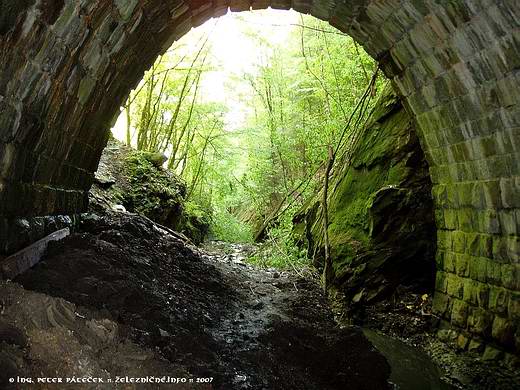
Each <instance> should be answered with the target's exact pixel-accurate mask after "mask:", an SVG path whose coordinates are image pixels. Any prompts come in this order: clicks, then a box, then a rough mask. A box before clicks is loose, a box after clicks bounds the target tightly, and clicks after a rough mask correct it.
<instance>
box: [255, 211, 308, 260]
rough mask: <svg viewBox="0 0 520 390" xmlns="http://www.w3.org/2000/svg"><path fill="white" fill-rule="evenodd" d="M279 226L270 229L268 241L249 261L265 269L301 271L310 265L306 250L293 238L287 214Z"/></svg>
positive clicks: (290, 222)
mask: <svg viewBox="0 0 520 390" xmlns="http://www.w3.org/2000/svg"><path fill="white" fill-rule="evenodd" d="M286 215H287V217H285V218H282V219H281V221H280V223H279V224H278V225H277V226H274V227H272V228H271V229H269V232H268V237H267V239H266V240H265V241H264V242H263V243H262V244H261V245H260V247H259V250H258V251H257V252H256V253H255V254H254V255H253V256H251V257H250V258H248V261H249V262H251V263H253V264H256V265H260V266H262V267H265V268H271V267H272V268H278V269H282V270H285V269H291V270H299V269H302V268H305V267H307V266H309V265H310V261H309V259H308V258H307V253H306V250H305V249H303V248H301V247H299V246H298V245H297V244H296V242H295V240H294V238H293V237H292V234H291V230H292V221H291V220H290V218H288V216H289V215H292V213H287V214H286Z"/></svg>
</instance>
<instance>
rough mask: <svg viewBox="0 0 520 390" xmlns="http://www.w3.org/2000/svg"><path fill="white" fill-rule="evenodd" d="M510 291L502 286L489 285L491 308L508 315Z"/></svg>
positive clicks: (493, 310) (497, 312) (500, 313)
mask: <svg viewBox="0 0 520 390" xmlns="http://www.w3.org/2000/svg"><path fill="white" fill-rule="evenodd" d="M509 295H510V293H509V291H508V290H506V289H505V288H502V287H496V286H490V287H489V310H491V311H492V312H494V313H496V314H499V315H504V316H505V315H506V313H507V309H508V305H509Z"/></svg>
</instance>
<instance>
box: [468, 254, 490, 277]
mask: <svg viewBox="0 0 520 390" xmlns="http://www.w3.org/2000/svg"><path fill="white" fill-rule="evenodd" d="M487 262H488V261H487V259H486V258H485V257H473V258H472V259H471V262H470V264H469V276H470V278H471V279H473V280H478V281H479V282H486V279H487V273H486V267H487Z"/></svg>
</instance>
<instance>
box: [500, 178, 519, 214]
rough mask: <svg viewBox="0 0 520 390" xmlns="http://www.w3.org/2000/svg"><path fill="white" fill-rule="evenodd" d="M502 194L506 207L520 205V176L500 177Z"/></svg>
mask: <svg viewBox="0 0 520 390" xmlns="http://www.w3.org/2000/svg"><path fill="white" fill-rule="evenodd" d="M500 195H501V202H502V204H503V206H504V207H506V208H514V207H520V178H519V177H513V178H503V179H500Z"/></svg>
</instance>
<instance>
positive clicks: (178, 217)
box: [89, 139, 209, 243]
mask: <svg viewBox="0 0 520 390" xmlns="http://www.w3.org/2000/svg"><path fill="white" fill-rule="evenodd" d="M163 163H164V156H163V155H162V154H158V153H151V152H143V151H136V150H134V149H132V148H129V147H127V146H125V145H123V144H122V143H120V142H118V141H116V140H114V139H111V140H110V141H109V143H108V146H107V147H106V148H105V150H104V152H103V155H102V157H101V161H100V164H99V167H98V170H97V172H96V174H95V180H94V185H93V186H92V189H91V190H90V194H89V200H90V202H89V203H90V210H91V211H94V212H98V213H99V212H100V213H103V212H105V211H107V210H114V209H123V208H124V210H126V211H129V212H133V213H138V214H141V215H144V216H146V217H148V218H150V219H151V220H153V221H155V222H157V223H159V224H161V225H164V226H166V227H168V228H171V229H173V230H176V231H179V232H182V233H184V234H186V235H187V236H188V237H190V238H191V239H192V240H193V241H194V242H196V243H198V242H201V241H202V240H203V239H204V238H205V236H206V235H207V233H208V231H209V220H208V218H207V217H206V215H205V214H204V213H202V212H197V210H196V208H194V207H189V206H187V205H186V200H185V198H186V185H185V183H184V182H183V181H182V180H181V179H180V178H178V177H177V176H176V175H175V174H174V173H173V172H171V171H169V170H167V169H163V168H162V164H163ZM121 206H123V208H121ZM194 209H195V210H194Z"/></svg>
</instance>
